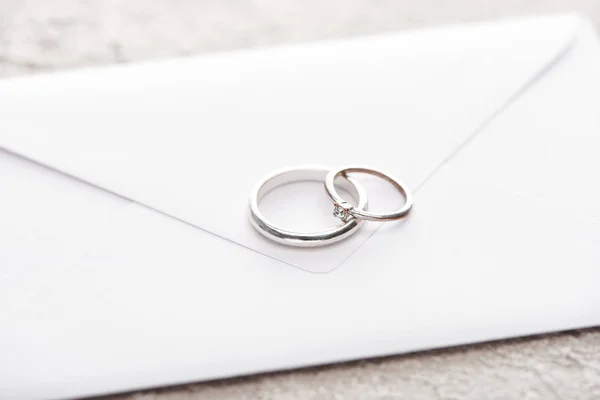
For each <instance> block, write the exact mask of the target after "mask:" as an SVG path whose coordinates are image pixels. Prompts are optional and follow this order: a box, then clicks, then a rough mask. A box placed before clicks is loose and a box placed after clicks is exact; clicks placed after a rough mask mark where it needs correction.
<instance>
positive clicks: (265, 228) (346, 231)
mask: <svg viewBox="0 0 600 400" xmlns="http://www.w3.org/2000/svg"><path fill="white" fill-rule="evenodd" d="M329 171H330V169H329V168H327V167H322V166H299V167H293V168H286V169H282V170H278V171H275V172H273V173H271V174H269V175H267V176H265V177H264V178H263V179H261V180H260V181H259V182H258V183H257V184H256V186H255V187H254V189H253V190H252V194H251V195H250V221H251V222H252V225H253V226H254V228H256V230H257V231H258V232H260V233H261V234H262V235H264V236H266V237H267V238H269V239H271V240H273V241H275V242H278V243H281V244H284V245H287V246H296V247H317V246H324V245H327V244H331V243H335V242H339V241H340V240H343V239H345V238H347V237H348V236H350V235H352V234H354V233H356V232H357V231H358V228H359V227H360V225H361V224H362V221H360V220H355V219H352V220H350V221H347V222H345V223H343V224H342V225H339V226H337V227H335V228H332V229H329V230H326V231H323V232H315V233H299V232H292V231H287V230H285V229H281V228H277V227H276V226H274V225H273V224H271V223H270V222H268V221H267V220H266V219H265V217H264V216H263V214H262V213H261V212H260V210H259V208H258V204H259V203H260V200H261V199H262V198H263V197H264V195H265V194H267V193H268V192H270V191H271V190H273V189H275V188H276V187H279V186H282V185H285V184H287V183H291V182H298V181H319V182H323V181H324V180H325V177H326V176H327V174H328V173H329ZM341 178H342V179H339V180H338V181H337V182H336V185H340V187H341V188H343V189H344V190H346V191H348V193H350V194H351V195H352V196H353V197H355V198H356V200H357V202H358V207H357V209H366V208H367V203H368V200H367V192H366V191H365V189H364V188H363V187H362V186H361V185H360V184H359V183H357V182H356V181H355V180H353V179H350V178H347V177H341Z"/></svg>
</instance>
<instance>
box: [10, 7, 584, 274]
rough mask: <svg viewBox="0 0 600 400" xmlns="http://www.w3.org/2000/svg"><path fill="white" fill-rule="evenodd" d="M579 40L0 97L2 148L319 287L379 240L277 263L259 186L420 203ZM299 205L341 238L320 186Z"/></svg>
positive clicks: (38, 84)
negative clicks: (373, 171)
mask: <svg viewBox="0 0 600 400" xmlns="http://www.w3.org/2000/svg"><path fill="white" fill-rule="evenodd" d="M576 24H577V19H576V18H570V17H564V18H562V19H561V18H557V17H554V18H540V19H539V20H537V21H531V22H529V23H521V22H519V21H517V22H500V23H492V24H489V25H481V26H479V27H477V28H472V27H463V26H458V27H450V28H443V29H438V30H432V31H422V32H414V33H401V34H396V35H386V36H380V37H371V38H356V39H348V40H340V41H337V42H331V43H316V44H314V43H310V44H302V45H297V46H291V47H285V48H279V49H274V50H271V49H267V50H258V51H239V52H233V53H225V54H221V55H215V56H208V57H198V58H189V59H180V60H175V61H166V62H162V63H148V64H141V65H131V66H126V67H113V68H108V69H107V68H103V69H90V70H82V71H76V72H70V73H66V74H55V75H47V76H39V77H36V78H35V79H27V80H25V79H24V80H13V81H12V82H10V81H8V82H5V84H4V85H2V86H0V107H2V109H3V110H4V115H3V118H2V119H1V120H0V145H1V146H3V147H5V148H8V149H10V150H12V151H14V152H16V153H19V154H23V155H26V156H27V157H30V158H32V159H35V160H38V161H39V162H41V163H44V164H46V165H50V166H52V167H54V168H57V169H59V170H61V171H65V172H67V173H68V174H71V175H73V176H76V177H79V178H81V179H83V180H85V181H88V182H91V183H93V184H95V185H97V186H99V187H102V188H105V189H107V190H109V191H111V192H114V193H117V194H119V195H121V196H124V197H126V198H129V199H131V200H135V201H136V202H139V203H141V204H144V205H147V206H148V207H150V208H152V209H155V210H157V211H160V212H163V213H166V214H168V215H170V216H173V217H175V218H177V219H179V220H182V221H185V222H188V223H190V224H192V225H194V226H196V227H198V228H201V229H204V230H207V231H209V232H212V233H214V234H216V235H218V236H220V237H223V238H225V239H228V240H231V241H233V242H236V243H238V244H240V245H242V246H244V247H247V248H250V249H253V250H256V251H258V252H260V253H262V254H265V255H267V256H270V257H274V258H276V259H278V260H280V261H283V262H285V263H287V264H290V265H293V266H297V267H300V268H303V269H305V270H309V271H312V272H328V271H331V270H333V269H335V268H336V267H338V266H339V265H340V264H341V263H342V262H343V261H344V260H345V259H346V258H347V257H349V256H350V254H351V253H352V252H353V251H355V250H356V249H357V248H358V247H359V246H360V245H361V244H362V243H364V242H365V240H367V239H368V238H369V237H370V235H371V234H372V233H373V232H374V230H375V229H376V228H377V227H378V225H377V224H374V223H371V224H367V225H366V226H365V227H364V229H362V231H361V232H359V233H358V234H357V235H355V236H353V237H352V238H350V239H349V240H346V241H344V242H342V243H340V244H337V245H335V246H330V247H328V248H321V249H312V250H311V251H307V250H306V249H294V248H289V247H283V246H281V245H279V244H277V243H273V242H271V241H269V240H268V239H265V238H264V237H262V236H261V235H259V234H258V233H257V232H255V231H254V230H253V229H252V228H251V226H250V225H249V224H248V220H247V216H246V214H247V202H248V196H249V193H250V191H251V189H252V187H253V186H254V184H255V182H257V181H258V180H259V179H260V178H261V177H262V176H263V175H265V174H267V173H269V172H270V171H272V170H275V169H279V168H282V167H287V166H293V165H300V164H319V165H332V166H340V165H349V164H359V165H373V166H376V167H378V168H381V169H383V170H388V171H390V173H392V174H393V175H395V176H398V177H400V178H401V179H402V180H403V181H404V182H405V183H406V184H407V185H408V187H409V188H411V189H413V190H415V189H418V188H419V187H420V186H421V185H422V184H423V182H424V181H425V180H426V179H427V178H428V177H429V176H430V175H431V174H432V173H434V172H435V170H436V168H437V167H439V165H440V164H441V163H443V162H444V160H445V159H446V158H448V157H449V156H450V155H451V154H452V153H453V151H455V150H456V149H457V148H459V147H460V146H461V144H462V143H464V141H465V140H466V139H467V138H469V137H470V136H471V135H473V134H474V133H476V132H477V131H478V130H479V129H480V128H481V127H482V125H483V124H485V122H486V121H487V120H488V119H489V118H491V117H492V116H493V115H494V114H495V113H496V112H497V111H498V110H499V109H501V108H502V107H503V106H504V105H506V104H508V103H510V101H511V100H512V97H513V96H514V95H515V94H516V93H518V92H519V90H520V89H522V88H523V87H525V86H527V84H529V83H530V82H531V81H533V80H535V79H536V78H538V77H539V76H541V75H543V74H544V73H545V71H546V69H547V68H548V67H549V66H551V65H553V63H554V62H556V60H557V59H559V58H560V57H561V56H562V55H563V54H564V53H565V52H566V51H567V50H568V48H569V47H570V45H571V44H572V42H573V40H574V35H575V29H576ZM475 31H476V32H477V33H476V34H473V32H475ZM507 38H514V39H510V40H508V39H507ZM305 187H307V186H305ZM380 187H381V186H379V187H378V186H377V185H376V186H373V187H370V193H371V196H370V197H371V202H370V204H371V209H374V210H382V209H383V208H385V207H387V208H388V209H389V207H390V206H389V203H383V204H381V203H378V201H377V199H378V198H386V195H387V193H389V191H388V192H383V191H382V189H380ZM296 198H297V199H302V200H304V201H303V202H302V203H303V204H304V203H305V204H306V206H305V207H303V211H302V215H303V217H305V218H306V219H307V220H309V221H312V224H311V226H315V228H321V227H322V222H319V221H322V220H323V218H327V219H326V221H328V224H329V226H334V225H335V224H336V223H337V222H339V221H337V220H336V219H335V218H334V217H333V216H332V215H331V213H332V208H333V207H332V205H331V204H330V201H329V199H328V198H327V196H326V195H325V194H324V193H323V191H322V190H321V189H320V187H319V185H318V184H314V185H312V188H310V187H309V189H308V190H302V187H300V189H298V190H297V197H296ZM316 199H318V200H316ZM397 202H400V197H399V196H398V200H397ZM397 206H398V205H395V207H397ZM417 206H418V205H417ZM283 207H286V208H287V207H288V205H287V204H286V203H284V204H283ZM310 211H312V212H310ZM287 214H294V210H290V211H289V213H287ZM311 215H313V217H312V218H310V216H311ZM281 217H283V218H282V220H281V221H282V223H284V224H285V223H286V222H288V223H289V221H286V219H285V214H284V215H283V216H281ZM277 221H279V220H277Z"/></svg>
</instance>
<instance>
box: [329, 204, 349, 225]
mask: <svg viewBox="0 0 600 400" xmlns="http://www.w3.org/2000/svg"><path fill="white" fill-rule="evenodd" d="M351 209H352V206H351V205H350V204H348V203H335V204H334V208H333V216H334V217H337V218H339V219H341V220H342V221H344V222H348V221H349V220H350V219H351V218H352V215H351V214H350V212H349V211H350V210H351Z"/></svg>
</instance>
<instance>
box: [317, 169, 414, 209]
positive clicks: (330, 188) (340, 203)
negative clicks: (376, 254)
mask: <svg viewBox="0 0 600 400" xmlns="http://www.w3.org/2000/svg"><path fill="white" fill-rule="evenodd" d="M352 172H362V173H367V174H371V175H375V176H378V177H380V178H383V179H385V180H386V181H388V182H390V183H391V184H392V185H394V186H395V187H396V188H397V189H398V190H399V191H400V193H401V194H402V196H403V197H404V206H402V208H400V209H398V210H396V211H394V212H391V213H387V214H384V213H382V214H377V213H372V212H368V211H366V209H360V208H355V207H352V205H351V204H348V203H347V202H346V201H345V200H344V199H342V198H341V197H340V195H339V194H338V192H337V191H336V190H335V186H334V184H333V182H334V181H335V179H336V178H337V177H339V176H346V174H349V173H352ZM325 190H327V193H328V194H329V197H331V199H332V200H333V201H334V206H335V209H334V212H333V213H334V215H335V216H337V217H338V218H340V219H341V220H342V221H348V220H351V219H352V218H354V219H361V220H368V221H395V220H398V219H401V218H404V217H406V215H407V214H408V213H409V211H410V209H411V207H412V205H413V199H412V195H411V194H410V192H409V191H408V189H406V186H404V184H403V183H402V182H401V181H400V180H398V179H396V178H394V177H393V176H392V175H390V174H387V173H385V172H383V171H381V170H378V169H375V168H367V167H345V168H339V169H336V170H332V171H330V172H329V173H328V174H327V177H326V178H325Z"/></svg>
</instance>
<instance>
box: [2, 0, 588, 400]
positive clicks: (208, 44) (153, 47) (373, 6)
mask: <svg viewBox="0 0 600 400" xmlns="http://www.w3.org/2000/svg"><path fill="white" fill-rule="evenodd" d="M573 10H576V11H580V12H581V13H583V14H585V15H587V16H589V17H590V18H591V19H592V20H593V21H594V22H595V23H596V26H600V1H599V0H571V1H569V0H520V1H518V0H503V1H500V0H498V1H491V0H487V1H486V0H439V1H435V0H413V1H404V0H403V1H399V0H378V1H375V0H353V1H351V0H331V1H319V0H306V1H302V2H300V1H292V0H260V1H259V0H254V1H252V0H232V1H227V2H223V1H219V0H205V1H191V0H186V1H184V0H129V1H125V0H123V1H118V0H78V1H77V0H54V1H47V0H28V1H23V0H2V1H0V76H9V75H21V74H29V73H35V72H38V71H49V70H55V69H63V68H73V67H81V66H89V65H97V64H107V63H115V62H129V61H135V60H142V59H153V58H164V57H169V56H182V55H187V54H198V53H202V52H210V51H220V50H225V49H231V48H240V47H252V46H267V45H273V44H282V43H289V42H295V41H304V40H314V39H323V38H328V37H340V36H349V35H360V34H368V33H373V32H381V31H387V30H393V29H406V28H415V27H424V26H430V25H434V24H440V23H454V22H464V21H473V20H480V19H488V18H500V17H507V16H513V15H527V14H532V13H541V12H544V13H548V12H557V11H573ZM116 362H118V360H116ZM112 399H113V400H117V399H120V400H134V399H135V400H142V399H143V400H150V399H156V400H175V399H178V400H183V399H289V400H297V399H314V400H316V399H413V400H418V399H477V400H483V399H590V400H591V399H600V330H598V329H595V330H586V331H581V332H571V333H563V334H556V335H549V336H545V337H538V338H530V339H522V340H517V341H509V342H497V343H490V344H485V345H475V346H470V347H462V348H456V349H450V350H440V351H433V352H426V353H421V354H412V355H407V356H397V357H391V358H386V359H380V360H373V361H363V362H357V363H349V364H343V365H336V366H329V367H321V368H315V369H307V370H302V371H295V372H283V373H278V374H271V375H261V376H257V377H248V378H240V379H234V380H225V381H219V382H209V383H200V384H194V385H187V386H182V387H175V388H168V389H160V390H153V391H145V392H138V393H131V394H126V395H120V396H114V397H112Z"/></svg>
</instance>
